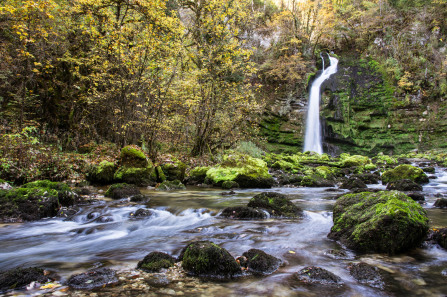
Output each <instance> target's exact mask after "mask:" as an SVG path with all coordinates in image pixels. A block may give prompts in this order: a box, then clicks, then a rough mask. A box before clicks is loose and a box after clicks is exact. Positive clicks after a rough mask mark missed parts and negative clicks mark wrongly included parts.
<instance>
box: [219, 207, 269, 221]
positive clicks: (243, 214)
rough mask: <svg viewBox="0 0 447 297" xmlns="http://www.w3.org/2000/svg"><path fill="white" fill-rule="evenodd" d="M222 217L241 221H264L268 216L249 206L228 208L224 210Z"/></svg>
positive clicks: (260, 210)
mask: <svg viewBox="0 0 447 297" xmlns="http://www.w3.org/2000/svg"><path fill="white" fill-rule="evenodd" d="M220 216H221V217H224V218H230V219H239V220H262V219H266V218H267V214H266V213H265V212H264V211H263V210H262V209H259V208H252V207H247V206H234V207H227V208H225V209H224V210H222V213H221V214H220Z"/></svg>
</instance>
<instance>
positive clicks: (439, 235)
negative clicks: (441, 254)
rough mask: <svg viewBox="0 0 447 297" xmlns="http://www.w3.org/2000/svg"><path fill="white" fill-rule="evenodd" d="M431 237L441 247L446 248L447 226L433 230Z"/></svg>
mask: <svg viewBox="0 0 447 297" xmlns="http://www.w3.org/2000/svg"><path fill="white" fill-rule="evenodd" d="M431 238H432V239H433V240H434V241H435V242H436V243H437V244H439V245H440V246H441V247H443V248H445V249H447V228H443V229H439V230H433V233H432V234H431Z"/></svg>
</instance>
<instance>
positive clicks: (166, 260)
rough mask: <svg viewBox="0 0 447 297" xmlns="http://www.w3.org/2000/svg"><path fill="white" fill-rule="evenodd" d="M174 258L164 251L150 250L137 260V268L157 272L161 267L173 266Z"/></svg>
mask: <svg viewBox="0 0 447 297" xmlns="http://www.w3.org/2000/svg"><path fill="white" fill-rule="evenodd" d="M175 262H176V259H175V258H174V257H172V256H170V255H168V254H166V253H162V252H151V253H149V254H148V255H146V257H144V259H143V260H141V261H140V262H138V265H137V268H139V269H142V270H145V271H147V272H159V271H160V270H161V269H162V268H169V267H172V266H174V263H175Z"/></svg>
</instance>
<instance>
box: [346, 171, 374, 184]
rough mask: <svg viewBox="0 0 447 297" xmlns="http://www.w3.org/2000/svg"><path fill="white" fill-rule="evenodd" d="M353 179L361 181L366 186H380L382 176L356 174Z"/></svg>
mask: <svg viewBox="0 0 447 297" xmlns="http://www.w3.org/2000/svg"><path fill="white" fill-rule="evenodd" d="M352 177H356V178H358V179H360V180H361V181H363V182H364V183H365V184H378V183H379V180H380V175H379V174H378V173H364V174H354V175H352Z"/></svg>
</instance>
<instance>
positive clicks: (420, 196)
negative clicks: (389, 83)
mask: <svg viewBox="0 0 447 297" xmlns="http://www.w3.org/2000/svg"><path fill="white" fill-rule="evenodd" d="M405 195H407V196H408V197H410V198H411V199H413V200H414V201H418V202H422V201H425V196H424V195H423V194H422V193H420V192H406V193H405Z"/></svg>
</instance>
